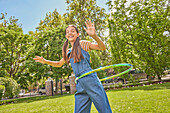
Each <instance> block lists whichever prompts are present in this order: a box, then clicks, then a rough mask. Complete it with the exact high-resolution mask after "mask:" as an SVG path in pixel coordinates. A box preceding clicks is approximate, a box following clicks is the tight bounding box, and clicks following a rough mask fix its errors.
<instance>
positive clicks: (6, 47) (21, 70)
mask: <svg viewBox="0 0 170 113" xmlns="http://www.w3.org/2000/svg"><path fill="white" fill-rule="evenodd" d="M1 20H3V22H2V23H1V27H0V51H1V52H0V67H1V68H0V76H1V77H10V78H12V79H15V80H17V82H18V79H19V77H22V76H24V75H25V74H27V73H26V70H27V68H26V63H25V61H26V59H27V56H28V53H29V52H30V50H31V47H32V37H30V36H29V35H27V34H26V35H25V34H23V31H22V28H21V26H20V25H19V24H17V21H18V19H15V17H10V19H9V20H6V19H5V14H2V16H1ZM22 83H23V84H24V81H22V82H21V84H22Z"/></svg>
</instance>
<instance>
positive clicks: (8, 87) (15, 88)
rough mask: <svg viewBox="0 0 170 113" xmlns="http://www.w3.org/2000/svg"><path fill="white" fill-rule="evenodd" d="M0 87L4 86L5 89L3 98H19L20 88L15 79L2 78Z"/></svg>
mask: <svg viewBox="0 0 170 113" xmlns="http://www.w3.org/2000/svg"><path fill="white" fill-rule="evenodd" d="M0 85H3V86H4V87H5V92H4V95H3V97H6V98H13V97H14V96H18V94H19V90H20V88H19V84H17V82H16V81H15V80H14V79H12V78H6V77H0Z"/></svg>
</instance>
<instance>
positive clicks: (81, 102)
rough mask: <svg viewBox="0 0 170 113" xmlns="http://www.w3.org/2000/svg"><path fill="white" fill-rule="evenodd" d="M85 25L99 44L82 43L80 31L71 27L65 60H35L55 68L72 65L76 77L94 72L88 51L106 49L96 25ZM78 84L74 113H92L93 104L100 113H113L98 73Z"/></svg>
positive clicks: (65, 46)
mask: <svg viewBox="0 0 170 113" xmlns="http://www.w3.org/2000/svg"><path fill="white" fill-rule="evenodd" d="M85 25H86V27H87V29H86V28H85V31H86V32H87V34H88V35H89V36H91V37H92V38H93V39H94V40H95V41H96V42H97V44H93V43H91V42H89V41H85V40H81V41H80V38H79V31H78V29H77V28H76V27H75V26H73V25H69V26H68V27H67V28H66V35H65V37H66V39H67V40H66V41H65V43H64V45H63V49H62V55H63V58H62V59H61V60H60V61H50V60H46V59H44V58H43V57H42V56H41V57H40V56H35V57H36V58H34V60H35V61H36V62H40V63H43V64H48V65H51V66H54V67H61V66H62V65H63V64H64V63H67V64H68V63H71V66H72V68H73V71H74V73H75V76H76V77H79V76H81V75H82V74H84V73H87V72H89V71H92V69H91V66H90V55H89V53H88V51H89V50H105V49H106V47H105V44H104V43H103V42H102V41H101V39H100V38H99V37H98V36H97V34H96V32H95V27H94V23H92V22H91V21H90V20H89V21H88V20H87V21H86V22H85ZM69 42H70V44H71V46H72V48H70V49H68V43H69ZM76 83H77V84H76V90H77V92H76V93H75V109H74V113H90V109H91V104H92V102H93V103H94V105H95V107H96V109H97V110H98V112H99V113H112V111H111V108H110V105H109V101H108V98H107V95H106V93H105V90H104V88H103V86H102V84H101V82H100V81H99V79H98V77H97V74H96V73H92V74H89V75H87V76H85V77H82V78H80V79H78V80H77V81H76Z"/></svg>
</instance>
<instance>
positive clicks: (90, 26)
mask: <svg viewBox="0 0 170 113" xmlns="http://www.w3.org/2000/svg"><path fill="white" fill-rule="evenodd" d="M85 24H86V28H87V29H86V28H84V30H85V31H86V32H87V34H88V35H89V36H91V37H93V36H95V35H96V31H95V26H94V22H93V23H92V22H91V20H89V21H88V20H86V22H85Z"/></svg>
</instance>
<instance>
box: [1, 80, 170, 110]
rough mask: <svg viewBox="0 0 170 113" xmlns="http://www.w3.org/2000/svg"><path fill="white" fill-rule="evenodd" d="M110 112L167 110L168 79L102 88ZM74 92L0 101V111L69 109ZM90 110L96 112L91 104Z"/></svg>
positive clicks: (72, 101)
mask: <svg viewBox="0 0 170 113" xmlns="http://www.w3.org/2000/svg"><path fill="white" fill-rule="evenodd" d="M106 93H107V95H108V98H109V101H110V104H111V109H112V111H113V113H170V83H164V84H155V85H149V86H140V87H132V88H126V89H118V90H109V91H107V92H106ZM73 111H74V95H64V96H39V97H31V98H22V99H17V100H16V103H13V104H8V105H1V106H0V113H30V112H33V113H73ZM91 113H98V112H97V110H96V109H95V107H94V105H92V109H91Z"/></svg>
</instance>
